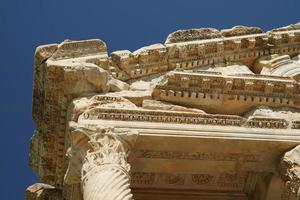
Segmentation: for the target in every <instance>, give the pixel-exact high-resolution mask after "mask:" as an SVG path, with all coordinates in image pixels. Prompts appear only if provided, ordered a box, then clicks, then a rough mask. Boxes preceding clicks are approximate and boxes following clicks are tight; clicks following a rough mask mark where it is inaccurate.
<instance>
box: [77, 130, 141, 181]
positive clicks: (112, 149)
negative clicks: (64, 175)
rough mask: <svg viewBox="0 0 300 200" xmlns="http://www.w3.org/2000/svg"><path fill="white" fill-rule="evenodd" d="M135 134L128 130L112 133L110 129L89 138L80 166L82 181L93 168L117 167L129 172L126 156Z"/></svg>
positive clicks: (100, 131)
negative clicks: (88, 146)
mask: <svg viewBox="0 0 300 200" xmlns="http://www.w3.org/2000/svg"><path fill="white" fill-rule="evenodd" d="M136 136H137V134H135V133H134V132H132V131H129V130H125V131H124V130H123V131H118V132H114V130H113V129H112V128H106V129H102V130H99V131H97V132H96V133H94V134H92V135H91V136H90V140H89V142H88V143H89V145H90V148H89V149H88V150H87V152H86V155H85V158H84V160H83V165H82V170H81V174H82V177H81V178H82V179H84V178H85V177H86V176H87V174H88V173H89V172H91V171H93V169H94V168H95V167H99V166H101V167H102V168H105V167H113V166H114V167H118V168H120V169H121V170H122V171H124V172H129V171H130V165H129V163H128V162H127V156H128V154H129V152H130V150H131V149H132V147H133V144H134V141H135V139H136Z"/></svg>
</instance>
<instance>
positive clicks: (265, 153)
mask: <svg viewBox="0 0 300 200" xmlns="http://www.w3.org/2000/svg"><path fill="white" fill-rule="evenodd" d="M34 70H35V77H34V89H33V90H34V91H33V119H34V122H35V124H36V131H35V133H34V135H33V137H32V139H31V149H30V156H29V162H30V165H31V166H32V168H33V169H34V171H35V172H36V174H37V175H38V177H39V178H40V182H42V183H37V184H34V185H32V186H30V187H28V189H27V191H26V198H27V200H132V199H133V198H134V199H135V200H178V199H184V200H199V199H201V200H295V199H300V189H299V188H300V146H298V145H299V144H300V24H299V23H298V24H294V25H290V26H287V27H282V28H278V29H274V30H271V31H268V32H263V31H262V30H261V29H260V28H257V27H245V26H236V27H233V28H231V29H226V30H221V31H219V30H217V29H213V28H201V29H190V30H179V31H176V32H174V33H171V34H170V35H169V36H168V37H167V39H166V42H165V43H164V44H153V45H150V46H146V47H143V48H141V49H138V50H136V51H134V52H130V51H128V50H119V51H115V52H112V53H111V54H110V55H109V54H108V52H107V46H106V44H105V43H104V42H103V41H102V40H99V39H92V40H83V41H71V40H66V41H64V42H62V43H60V44H48V45H42V46H39V47H37V49H36V53H35V65H34Z"/></svg>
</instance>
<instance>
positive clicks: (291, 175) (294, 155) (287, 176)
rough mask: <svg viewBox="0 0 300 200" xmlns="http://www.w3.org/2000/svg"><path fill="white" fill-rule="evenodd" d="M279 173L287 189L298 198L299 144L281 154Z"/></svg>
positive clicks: (299, 180)
mask: <svg viewBox="0 0 300 200" xmlns="http://www.w3.org/2000/svg"><path fill="white" fill-rule="evenodd" d="M280 173H281V176H282V179H283V180H284V181H285V183H286V187H287V188H288V190H289V191H290V192H291V193H293V194H295V195H296V196H297V198H298V199H300V145H298V146H296V147H295V148H294V149H292V150H290V151H288V152H286V153H285V154H284V155H283V157H282V159H281V163H280Z"/></svg>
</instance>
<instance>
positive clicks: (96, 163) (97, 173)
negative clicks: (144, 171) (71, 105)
mask: <svg viewBox="0 0 300 200" xmlns="http://www.w3.org/2000/svg"><path fill="white" fill-rule="evenodd" d="M78 132H81V133H84V135H85V136H88V140H87V139H83V138H86V137H82V136H80V137H79V138H81V139H75V140H74V139H73V142H74V141H75V143H73V144H72V148H71V152H69V154H71V156H70V155H69V157H70V165H69V169H68V171H67V174H66V179H65V180H67V181H66V182H68V181H69V182H70V181H71V182H72V181H74V180H76V178H74V173H76V172H81V174H80V180H81V186H82V193H83V199H84V200H133V196H132V193H131V189H130V176H129V171H130V164H129V163H128V162H127V157H128V154H129V152H130V150H131V148H132V145H133V143H134V142H135V140H136V136H137V134H135V133H133V132H132V131H128V130H127V131H124V130H123V131H121V132H118V131H115V130H114V129H96V130H93V131H92V130H88V131H87V130H86V129H85V130H84V131H83V129H81V130H79V129H76V131H75V132H74V131H73V134H74V133H75V134H76V133H78ZM77 135H78V134H77ZM77 138H78V137H77ZM86 141H87V142H86ZM86 143H88V144H87V145H86ZM76 144H77V146H76ZM78 146H81V147H79V149H80V150H78ZM78 155H81V158H79V159H78ZM78 160H80V161H78ZM76 163H77V164H76ZM78 163H80V166H79V165H78ZM74 165H77V166H75V168H74ZM78 167H80V168H78Z"/></svg>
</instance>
